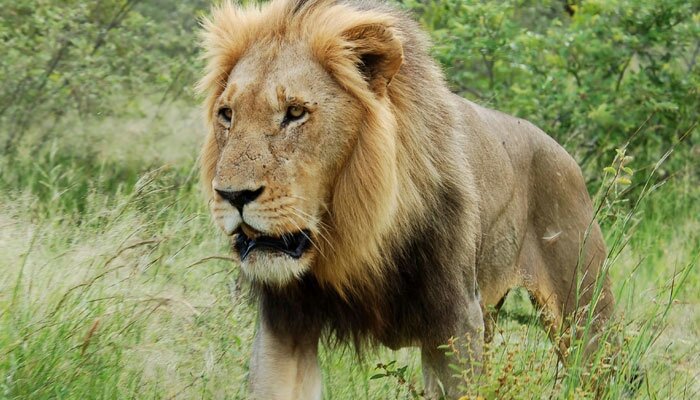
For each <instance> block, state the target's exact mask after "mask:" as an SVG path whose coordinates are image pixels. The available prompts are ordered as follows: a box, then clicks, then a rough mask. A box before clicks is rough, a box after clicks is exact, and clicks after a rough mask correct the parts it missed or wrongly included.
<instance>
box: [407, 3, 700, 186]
mask: <svg viewBox="0 0 700 400" xmlns="http://www.w3.org/2000/svg"><path fill="white" fill-rule="evenodd" d="M403 3H404V5H405V6H407V7H408V8H409V9H411V10H414V11H415V12H416V13H417V14H418V15H419V16H420V19H421V21H422V22H423V24H424V25H425V26H426V27H427V28H428V29H429V30H430V31H431V32H432V35H433V38H434V40H435V43H436V46H435V49H434V54H435V56H436V57H437V58H438V59H439V60H440V62H441V63H442V64H443V65H444V67H445V70H446V73H447V76H448V79H449V82H450V84H451V85H452V87H453V89H454V90H455V91H456V92H458V93H459V94H461V95H463V96H465V97H467V98H470V99H472V100H474V101H476V102H477V103H482V104H486V105H488V106H490V107H493V108H497V109H500V110H503V111H506V112H508V113H512V114H515V115H517V116H520V117H522V118H526V119H529V120H531V121H532V122H534V123H535V124H537V125H539V126H540V127H541V128H542V129H544V130H545V131H546V132H547V133H549V134H550V135H552V136H554V137H555V138H556V139H557V140H558V141H559V142H560V143H562V144H563V145H564V146H565V147H566V148H567V150H569V151H570V152H572V153H573V154H574V155H575V157H576V158H577V159H578V161H579V162H580V163H582V164H583V165H584V166H588V167H591V168H593V169H594V171H595V172H596V173H594V174H590V173H589V174H587V175H589V176H591V175H593V176H598V175H599V173H598V172H599V170H600V169H601V168H602V167H603V166H605V165H608V164H610V162H611V161H612V159H613V158H614V157H615V152H614V150H615V149H616V148H618V147H621V146H622V145H623V144H624V143H625V142H627V141H628V140H631V144H630V147H629V149H628V153H629V154H632V155H634V156H635V157H636V158H637V161H636V165H637V166H638V167H640V168H650V167H651V166H653V165H654V163H655V161H656V160H658V159H659V158H660V157H661V155H662V154H663V153H664V152H665V151H666V150H667V149H668V148H669V147H671V146H672V145H673V144H675V143H677V142H679V141H682V140H685V141H687V142H690V143H691V145H686V146H681V147H679V150H680V153H681V154H682V155H683V156H684V157H677V158H678V159H680V161H678V162H682V158H687V157H688V156H689V152H690V151H691V147H692V143H693V141H694V142H697V140H698V134H697V129H696V126H697V121H698V110H700V97H699V96H698V87H700V68H699V67H698V63H697V58H698V53H699V52H700V40H699V39H698V37H699V34H700V8H699V7H698V4H697V3H693V2H686V1H679V0H671V1H661V0H612V1H602V0H593V1H585V2H576V3H577V4H574V5H568V3H567V2H562V1H553V0H549V1H543V2H533V1H526V0H505V1H502V2H486V1H477V0H437V1H419V0H404V1H403ZM569 3H570V2H569ZM565 4H566V5H567V6H566V7H565V6H564V5H565ZM567 11H568V12H567ZM635 132H638V133H637V134H636V135H635ZM678 165H679V164H676V166H678ZM592 183H594V184H595V186H597V184H598V183H599V178H595V182H592Z"/></svg>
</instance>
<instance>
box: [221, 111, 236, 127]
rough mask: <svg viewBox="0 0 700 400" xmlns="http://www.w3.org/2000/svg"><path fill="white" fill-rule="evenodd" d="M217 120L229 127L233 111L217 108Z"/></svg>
mask: <svg viewBox="0 0 700 400" xmlns="http://www.w3.org/2000/svg"><path fill="white" fill-rule="evenodd" d="M218 118H219V122H220V123H221V124H222V125H223V126H225V127H227V128H230V127H231V118H233V110H231V108H229V107H221V108H219V113H218Z"/></svg>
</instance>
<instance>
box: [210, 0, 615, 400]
mask: <svg viewBox="0 0 700 400" xmlns="http://www.w3.org/2000/svg"><path fill="white" fill-rule="evenodd" d="M204 31H205V33H204V48H205V50H206V53H205V58H206V61H207V69H206V74H205V77H204V78H203V79H202V80H201V81H200V83H199V89H200V91H201V92H202V93H205V94H206V101H205V113H206V117H207V123H208V126H210V127H211V131H210V133H209V135H208V137H207V139H206V141H205V143H204V146H203V150H202V155H201V167H202V182H203V186H204V190H205V193H206V195H207V198H208V200H209V202H210V204H211V206H212V213H213V215H214V218H215V220H216V221H217V222H218V223H219V225H220V226H222V228H223V229H224V230H225V231H227V233H229V234H231V229H229V228H230V227H229V228H227V227H226V226H225V225H226V223H225V221H232V219H231V218H232V217H231V215H232V214H231V213H233V212H235V210H233V208H231V207H230V206H228V205H227V204H226V202H225V201H224V200H223V199H222V198H221V197H220V196H218V195H217V194H216V193H215V192H214V190H213V187H217V188H218V187H226V188H232V187H239V188H240V187H242V188H244V189H254V188H256V187H258V186H264V187H265V188H266V189H265V191H264V192H263V195H262V197H261V198H260V199H259V200H256V202H255V204H251V206H250V207H249V210H247V211H246V213H247V214H244V215H243V216H242V217H243V218H244V219H245V218H248V219H249V220H250V221H253V222H251V224H253V225H255V226H256V227H264V228H265V229H266V231H269V232H270V233H275V234H283V233H285V232H289V231H295V230H299V229H300V228H305V229H307V228H308V229H310V230H311V232H312V235H313V241H314V248H313V249H312V251H310V254H309V255H306V256H304V257H303V258H302V259H301V260H298V261H291V260H287V259H283V258H275V259H274V260H272V259H269V258H264V257H262V256H259V257H257V256H256V257H257V258H253V259H252V260H251V261H249V264H250V265H249V266H248V268H249V269H248V270H247V271H248V272H249V275H250V276H251V279H252V280H253V281H254V282H253V283H254V285H257V286H258V287H259V288H260V291H261V293H263V295H262V297H263V298H262V300H261V304H262V306H261V312H262V313H263V321H267V322H266V323H265V324H264V326H266V328H265V329H266V331H265V332H267V333H266V335H267V334H269V333H270V332H273V333H274V332H276V333H275V335H278V336H279V337H277V339H275V340H274V341H272V342H274V343H288V342H287V339H288V338H292V339H290V340H292V343H296V342H295V341H294V340H293V338H294V337H295V335H301V334H302V333H303V332H306V333H308V332H311V333H310V334H311V335H312V336H313V335H314V334H317V335H321V333H322V332H323V331H325V330H330V331H332V332H335V333H336V334H338V335H339V336H341V337H345V336H352V337H355V338H356V339H357V337H358V336H370V337H372V338H373V339H375V340H377V341H379V342H381V343H384V344H387V345H389V346H391V347H401V346H405V345H411V344H419V345H421V346H422V347H423V356H424V360H427V361H426V362H427V364H428V365H429V366H431V368H433V369H435V371H436V372H435V376H437V378H438V379H443V380H444V379H449V378H446V376H449V372H448V371H447V370H446V369H445V368H446V364H445V362H444V360H442V358H441V356H440V355H439V354H438V353H436V351H435V349H436V346H437V345H439V344H441V343H444V342H445V341H446V340H447V339H448V338H449V336H451V335H460V334H464V333H467V334H471V335H474V336H478V335H481V339H479V338H473V340H475V342H474V344H473V346H474V347H475V348H476V349H477V351H476V353H478V348H480V347H479V344H478V343H479V341H480V340H483V334H484V332H483V329H484V328H486V330H487V332H486V333H487V338H488V329H489V324H488V316H486V317H487V318H486V319H487V321H486V326H484V321H483V319H482V315H481V311H480V310H476V309H475V308H474V305H475V304H476V305H477V306H478V305H481V307H483V308H486V307H488V306H489V305H496V304H500V303H502V299H503V298H504V296H505V295H506V293H507V292H508V290H509V289H511V288H512V287H514V286H525V287H526V288H527V289H528V290H529V291H530V292H531V294H532V296H533V299H534V300H535V301H536V303H537V304H538V305H539V306H541V307H543V308H544V315H545V316H546V318H544V319H545V320H546V321H545V322H546V323H547V327H548V329H550V334H551V335H552V336H553V337H554V336H556V333H557V332H561V330H565V329H566V327H568V326H570V325H571V323H572V321H575V320H576V319H578V318H580V316H581V315H582V314H583V313H582V312H581V311H582V310H584V309H585V308H586V307H588V306H592V307H594V308H595V315H596V323H595V329H594V330H597V329H600V327H602V325H603V323H604V322H605V321H606V320H607V319H608V317H609V315H610V314H611V312H612V304H613V299H612V295H611V293H610V290H609V284H608V282H607V279H606V278H605V277H604V276H601V274H600V271H601V267H602V263H603V260H604V258H605V252H606V250H605V245H604V243H603V239H602V235H601V232H600V229H599V227H598V225H597V224H596V223H595V221H594V213H593V210H592V205H591V201H590V198H589V195H588V193H587V191H586V188H585V185H584V181H583V178H582V176H581V171H580V169H579V167H578V166H577V165H576V162H575V161H574V160H573V159H572V158H571V157H570V156H569V155H568V154H567V153H566V151H564V150H563V149H562V148H561V147H560V146H559V145H558V144H557V143H556V142H555V141H554V140H552V139H551V138H550V137H548V136H547V135H546V134H544V133H543V132H542V131H541V130H539V129H538V128H537V127H535V126H533V125H532V124H530V123H528V122H527V121H525V120H521V119H517V118H513V117H510V116H507V115H505V114H501V113H499V112H496V111H492V110H488V109H486V108H482V107H480V106H477V105H475V104H473V103H471V102H468V101H466V100H464V99H461V98H459V97H458V96H456V95H454V94H452V93H450V91H449V90H448V88H447V86H446V84H445V82H444V78H443V75H442V73H441V71H440V68H439V67H438V66H437V65H436V63H435V62H434V61H433V60H432V59H431V57H430V56H429V55H428V46H429V43H428V40H427V38H426V36H425V34H424V33H423V32H421V30H420V29H419V28H418V26H417V24H415V23H414V22H413V21H412V20H411V19H410V18H409V17H408V16H407V15H405V14H404V13H402V12H400V11H397V10H395V9H393V8H392V7H389V6H386V5H383V4H381V3H375V2H370V1H366V2H363V1H332V0H274V1H272V2H270V3H269V4H266V5H264V6H248V7H240V6H235V5H232V4H231V3H228V2H224V3H223V4H222V5H221V6H219V7H217V8H215V9H214V10H213V13H212V17H211V18H210V19H207V20H205V22H204ZM297 102H300V103H302V104H304V106H305V107H307V109H308V110H309V112H308V116H307V117H305V118H306V119H305V120H304V121H302V122H299V123H298V124H297V125H290V126H286V127H285V126H281V127H280V124H279V121H280V118H281V117H280V115H283V113H284V110H285V107H287V106H288V105H289V104H297ZM222 105H226V106H230V107H231V108H232V109H233V115H234V116H233V123H232V127H231V128H230V129H224V128H222V126H221V124H220V123H219V122H218V121H217V112H218V109H219V108H220V107H222ZM299 138H305V139H303V140H302V139H299ZM217 185H219V186H217ZM247 207H248V206H247ZM291 263H297V264H291ZM271 268H276V271H287V270H288V271H292V272H289V273H288V274H287V275H288V277H287V278H284V279H283V278H277V277H273V278H270V276H273V275H271V274H266V273H265V270H266V269H267V270H269V269H271ZM256 274H257V275H256ZM417 277H420V279H419V280H418V281H417V280H416V279H417ZM266 279H270V282H267V281H266ZM598 279H602V280H603V293H602V296H601V297H600V298H597V299H595V302H594V303H592V304H591V302H592V301H593V293H592V292H593V290H592V287H593V286H594V285H595V283H596V281H597V280H598ZM273 281H274V282H273ZM315 300H316V301H319V303H318V304H317V303H314V301H315ZM477 308H478V307H477ZM280 310H281V311H280ZM289 310H294V312H295V313H296V312H298V314H294V315H291V316H290V315H273V313H275V312H280V313H282V314H290V313H289V312H288V311H289ZM265 318H267V319H265ZM295 318H296V320H295ZM474 318H476V319H477V320H478V322H474ZM280 321H282V322H280ZM285 324H286V325H285ZM426 325H427V326H426ZM479 327H480V328H479ZM479 329H481V333H478V332H479ZM283 331H284V332H287V333H285V334H283V333H282V332H283ZM285 335H286V336H285ZM265 337H268V336H265ZM273 337H276V336H274V335H273ZM266 340H267V339H266ZM258 341H261V342H262V339H259V340H258ZM592 342H594V341H592ZM557 343H558V344H559V345H560V351H561V352H562V354H564V353H565V352H566V350H567V346H568V342H567V341H559V342H557ZM280 346H281V345H280ZM284 346H287V347H289V346H291V347H290V348H295V347H294V346H293V345H289V344H285V345H284ZM284 346H283V347H284ZM260 351H261V350H260ZM280 351H281V350H280ZM256 354H257V353H256ZM304 354H315V352H313V351H311V350H309V351H308V352H306V353H304ZM477 355H478V354H477ZM305 362H306V364H304V365H310V364H308V362H307V361H305ZM260 368H265V367H260ZM431 379H432V378H429V377H428V376H426V381H427V382H428V381H430V382H432V381H431ZM443 383H444V382H443ZM307 386H313V385H310V384H309V385H307ZM447 386H448V392H449V393H450V394H454V393H455V392H453V391H452V389H450V388H452V386H451V385H447ZM314 387H315V386H314ZM435 387H437V386H435Z"/></svg>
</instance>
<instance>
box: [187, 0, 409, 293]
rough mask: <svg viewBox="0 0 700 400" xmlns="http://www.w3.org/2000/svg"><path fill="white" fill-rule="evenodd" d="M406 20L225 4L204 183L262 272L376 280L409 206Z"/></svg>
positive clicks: (210, 45) (283, 5)
mask: <svg viewBox="0 0 700 400" xmlns="http://www.w3.org/2000/svg"><path fill="white" fill-rule="evenodd" d="M394 22H395V21H394V19H393V18H392V17H391V15H389V14H387V13H377V12H374V11H361V10H357V9H354V8H349V7H347V6H345V5H342V4H333V3H331V2H328V1H323V0H321V1H299V0H297V1H289V0H278V1H273V2H272V3H270V4H267V5H265V6H264V7H263V8H254V7H253V8H240V7H238V6H234V5H232V4H230V3H224V4H223V5H222V6H221V7H219V8H217V9H215V10H214V12H213V16H212V18H211V19H210V20H206V21H205V22H204V27H205V37H204V48H205V49H206V55H205V57H206V59H207V74H206V76H205V77H204V78H203V79H202V81H201V82H200V84H199V87H200V89H201V90H202V91H203V92H204V93H206V96H207V99H206V103H205V111H206V117H207V122H208V125H209V128H210V133H209V135H208V137H207V139H206V142H205V144H204V149H203V153H202V179H203V183H204V186H205V189H206V193H207V194H208V196H209V203H210V209H211V211H212V214H213V218H214V220H215V221H216V223H217V224H218V226H219V227H220V228H221V229H222V230H223V231H224V232H225V233H226V234H227V235H230V236H232V242H233V244H234V248H235V253H236V254H237V255H238V257H240V261H241V267H242V269H243V271H244V273H245V274H246V275H247V276H249V277H250V278H252V279H254V280H257V281H261V282H265V283H270V284H278V285H283V284H285V283H287V282H289V281H290V280H292V279H294V278H295V277H299V276H301V275H302V274H304V273H306V272H307V271H309V270H310V269H312V270H313V273H315V274H316V275H317V276H318V278H319V280H320V281H322V282H329V283H332V284H334V285H339V286H342V285H343V283H344V282H346V281H348V280H350V279H351V278H352V277H353V276H354V277H355V278H359V279H373V278H372V277H371V276H366V273H365V272H366V271H364V272H363V271H359V270H358V269H359V268H360V264H364V265H368V266H369V268H372V266H374V265H378V263H373V262H371V261H372V260H373V259H379V257H380V254H379V248H380V247H381V241H382V240H383V239H382V238H383V237H385V236H386V235H385V234H386V232H387V231H388V230H390V229H392V228H391V226H392V223H391V222H392V218H393V215H394V213H395V211H396V209H397V204H398V203H399V202H400V201H401V200H400V199H399V196H398V181H399V179H400V177H399V176H397V172H396V170H397V169H396V157H397V155H396V141H397V138H396V134H395V132H396V123H397V122H396V119H395V118H394V113H393V112H392V103H391V101H390V99H389V93H388V91H389V87H390V85H391V83H392V79H393V78H394V77H395V76H396V74H397V72H399V69H400V68H401V65H402V62H403V47H402V40H401V37H399V35H398V34H397V31H396V30H395V29H394V28H393V24H394ZM377 268H378V266H377ZM363 276H364V278H363Z"/></svg>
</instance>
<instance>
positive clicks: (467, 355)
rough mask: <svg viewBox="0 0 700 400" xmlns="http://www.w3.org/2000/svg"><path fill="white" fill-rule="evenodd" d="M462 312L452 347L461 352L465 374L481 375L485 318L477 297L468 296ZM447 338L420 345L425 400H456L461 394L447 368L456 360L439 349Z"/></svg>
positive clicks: (456, 378)
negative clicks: (439, 341)
mask: <svg viewBox="0 0 700 400" xmlns="http://www.w3.org/2000/svg"><path fill="white" fill-rule="evenodd" d="M469 297H470V298H468V299H467V302H466V307H462V310H464V312H463V313H462V314H461V318H459V319H458V321H457V326H456V331H455V334H454V338H455V340H454V342H453V343H454V345H455V346H456V347H457V351H459V353H460V358H461V359H463V360H465V364H460V365H459V367H460V368H465V369H466V370H467V373H468V374H479V373H480V372H481V362H480V361H481V357H482V349H483V345H484V319H483V314H482V309H481V304H480V300H479V297H478V295H475V296H469ZM447 341H448V338H445V339H444V340H443V343H436V342H435V341H433V340H428V341H426V342H424V343H423V344H422V345H421V361H422V364H423V380H424V382H425V394H426V398H428V399H441V398H446V399H456V398H458V397H459V396H460V395H463V394H464V393H460V392H459V387H458V386H459V384H460V383H463V382H462V381H461V380H460V379H459V378H458V377H455V376H454V375H455V374H456V372H455V371H454V370H452V369H451V368H450V363H453V364H455V363H456V361H457V360H455V359H453V358H450V357H448V356H446V355H445V351H446V350H442V349H438V346H440V345H444V344H447V343H446V342H447Z"/></svg>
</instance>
